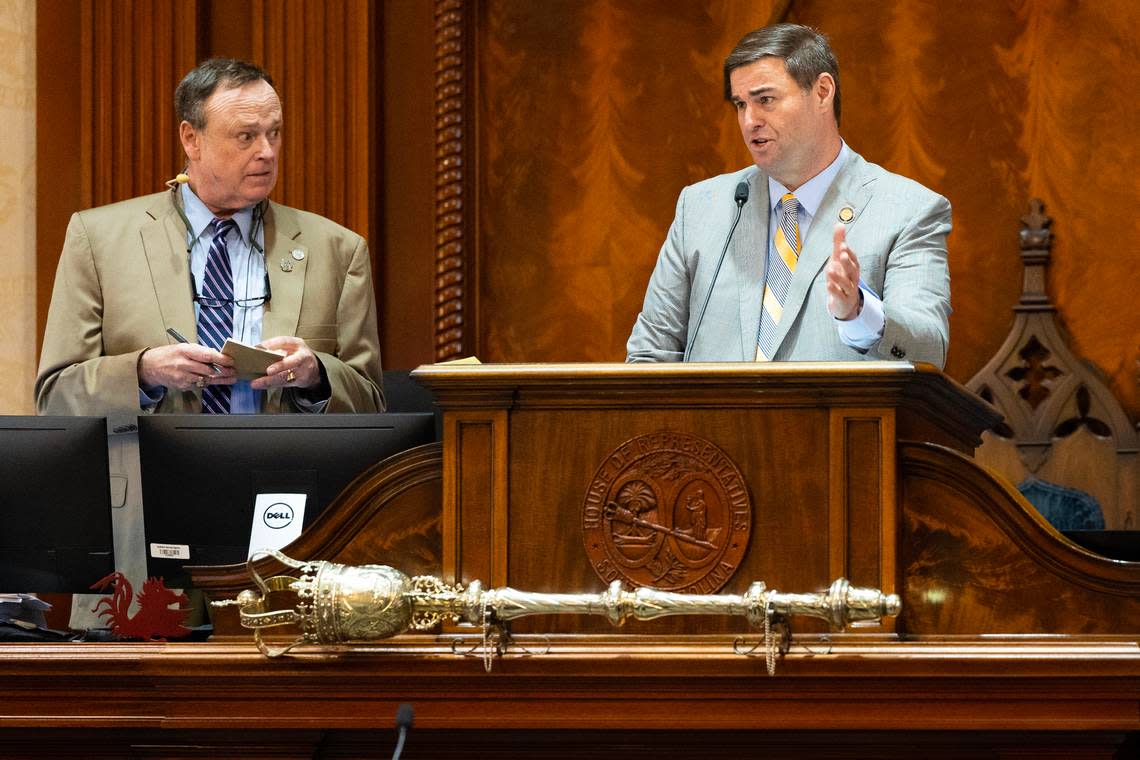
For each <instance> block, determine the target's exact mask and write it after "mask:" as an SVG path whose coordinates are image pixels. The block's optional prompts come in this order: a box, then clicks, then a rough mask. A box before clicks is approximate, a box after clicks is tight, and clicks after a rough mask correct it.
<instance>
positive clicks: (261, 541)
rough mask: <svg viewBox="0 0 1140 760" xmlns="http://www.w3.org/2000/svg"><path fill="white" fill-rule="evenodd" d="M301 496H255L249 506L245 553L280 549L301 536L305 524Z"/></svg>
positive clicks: (303, 502) (303, 501) (303, 505)
mask: <svg viewBox="0 0 1140 760" xmlns="http://www.w3.org/2000/svg"><path fill="white" fill-rule="evenodd" d="M305 499H306V495H305V494H303V493H259V494H258V495H257V501H255V502H254V504H253V529H252V530H251V531H250V534H249V554H253V553H254V552H257V551H261V550H262V549H284V548H285V547H286V546H287V545H289V544H290V543H292V542H293V541H295V540H296V538H297V536H299V535H301V526H302V525H304V524H305Z"/></svg>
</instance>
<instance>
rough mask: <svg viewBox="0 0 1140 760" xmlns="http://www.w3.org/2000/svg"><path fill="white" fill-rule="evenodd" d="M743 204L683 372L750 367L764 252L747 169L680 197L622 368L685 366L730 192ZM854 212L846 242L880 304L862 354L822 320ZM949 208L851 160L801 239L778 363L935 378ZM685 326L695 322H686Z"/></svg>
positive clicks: (759, 207)
mask: <svg viewBox="0 0 1140 760" xmlns="http://www.w3.org/2000/svg"><path fill="white" fill-rule="evenodd" d="M742 180H743V181H745V182H747V183H748V186H749V196H748V197H749V200H748V202H747V203H746V204H745V206H744V209H743V215H742V216H741V219H740V225H739V226H738V227H737V229H736V233H735V234H734V235H733V238H732V243H731V245H730V246H729V249H728V253H727V254H726V255H725V260H724V264H723V266H722V267H721V271H720V275H719V276H718V277H717V280H716V286H715V288H714V289H713V293H712V298H711V299H710V300H709V306H708V311H707V312H706V313H705V317H704V322H703V323H702V324H701V327H700V330H699V332H698V333H697V338H696V342H695V343H694V344H693V351H692V354H691V355H690V357H689V359H690V361H752V360H753V357H754V356H755V353H756V338H757V333H758V330H759V327H760V306H761V302H762V299H763V295H764V277H765V268H766V265H767V258H768V257H767V252H768V227H769V224H768V217H769V201H768V177H767V175H765V174H764V173H763V172H761V171H760V170H759V169H757V168H756V167H754V166H751V167H749V168H747V169H742V170H741V171H738V172H734V173H732V174H722V175H721V176H719V177H713V178H712V179H708V180H705V181H703V182H698V183H697V184H695V185H691V186H689V187H686V188H685V189H684V190H682V191H681V196H680V198H678V200H677V214H676V216H675V217H674V219H673V224H672V226H671V227H670V228H669V235H668V237H667V238H666V240H665V244H664V245H663V246H662V247H661V253H660V254H659V256H658V259H657V266H656V268H655V269H654V270H653V276H652V277H651V278H650V281H649V288H648V290H647V291H646V294H645V303H644V305H643V307H642V310H641V313H640V314H639V315H638V317H637V322H636V324H635V325H634V327H633V332H632V334H631V335H630V336H629V342H628V343H627V345H626V350H627V356H626V361H630V362H637V361H659V362H662V361H681V359H682V357H683V356H684V352H685V345H686V343H687V341H688V339H689V337H690V335H691V331H692V330H693V328H694V326H695V324H696V320H697V315H698V314H699V312H700V308H701V304H702V303H703V301H704V299H705V295H706V293H707V292H708V289H709V287H710V284H711V283H712V277H713V272H714V270H715V269H716V264H717V258H718V257H719V256H720V252H721V249H722V248H723V246H724V239H725V236H726V235H727V234H728V230H729V228H730V227H731V226H732V219H733V216H734V215H735V214H736V204H735V203H734V201H733V194H734V192H735V189H736V185H737V183H739V182H740V181H742ZM845 207H847V208H850V209H851V210H852V212H853V213H854V216H853V218H852V219H851V221H850V222H849V223H847V242H848V244H849V245H850V247H851V250H852V251H854V252H855V255H856V256H857V257H858V258H859V265H860V267H861V274H862V278H863V281H864V282H865V283H866V284H867V285H868V287H870V288H871V290H873V291H874V292H875V293H876V294H878V295H879V296H880V297H881V298H882V300H883V311H884V316H885V318H886V324H885V326H884V329H883V336H882V338H881V339H880V340H879V341H878V343H876V344H875V345H874V346H872V347H871V348H870V349H869V350H868V351H866V352H865V353H864V352H860V351H859V350H857V349H854V348H851V347H850V346H848V345H846V344H845V343H843V341H842V340H840V338H839V333H838V331H837V329H836V326H835V320H834V318H832V316H831V315H830V314H829V313H828V311H827V282H826V276H825V275H824V272H823V269H824V266H825V264H826V263H827V260H828V258H829V257H830V255H831V249H832V228H833V226H834V225H835V223H836V222H837V221H839V211H840V209H843V208H845ZM949 232H950V203H949V202H948V201H947V200H946V199H945V198H943V197H942V196H940V195H938V194H937V193H934V192H932V191H931V190H928V189H927V188H925V187H923V186H922V185H920V184H918V183H917V182H914V181H912V180H909V179H907V178H905V177H900V176H899V175H897V174H892V173H890V172H888V171H887V170H886V169H883V168H882V167H881V166H878V165H876V164H871V163H868V162H867V161H864V160H863V157H862V156H860V155H858V154H857V153H855V152H854V151H852V154H851V156H850V157H849V159H848V160H847V163H846V164H844V166H843V167H842V168H841V169H840V171H839V173H838V174H837V175H836V177H835V181H834V182H832V184H831V187H830V188H829V189H828V191H827V193H826V195H824V198H823V202H822V203H821V204H820V207H819V210H818V212H817V213H816V216H815V219H814V220H813V222H812V225H811V227H810V229H809V230H808V234H807V238H806V239H805V240H804V246H803V250H802V251H801V253H800V258H799V264H798V265H797V267H796V272H795V275H794V276H793V277H792V283H791V287H790V289H789V291H788V296H787V299H786V301H785V303H784V314H783V318H782V319H781V321H780V325H779V328H778V330H779V332H778V334H777V346H778V349H777V351H776V354H775V356H774V357H773V360H774V361H844V360H849V361H857V360H863V359H888V360H890V359H906V360H908V361H923V362H930V363H931V364H934V365H935V366H937V367H939V368H941V367H942V366H943V365H944V364H945V362H946V350H947V347H948V345H949V340H950V327H949V323H948V319H949V316H950V273H949V269H948V266H947V260H946V259H947V254H946V236H947V235H948V234H949ZM690 316H691V319H690Z"/></svg>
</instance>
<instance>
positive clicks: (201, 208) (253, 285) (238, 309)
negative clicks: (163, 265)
mask: <svg viewBox="0 0 1140 760" xmlns="http://www.w3.org/2000/svg"><path fill="white" fill-rule="evenodd" d="M178 191H179V193H180V195H181V198H182V212H183V213H184V214H185V215H186V220H187V221H188V222H189V223H190V229H189V231H188V232H187V237H186V242H187V244H188V245H189V248H190V272H191V273H192V274H193V275H194V282H195V283H196V284H197V286H198V292H199V294H201V289H202V280H203V277H204V276H205V272H206V257H207V256H208V255H209V253H210V243H211V242H212V241H213V236H212V235H211V234H210V232H209V227H210V223H211V222H213V221H214V214H213V212H211V211H210V210H209V209H208V208H206V205H205V204H204V203H202V201H201V200H199V199H198V196H197V195H195V194H194V191H192V190H191V189H190V186H189V185H181V186H179V188H178ZM253 210H254V207H253V206H250V207H249V208H243V209H242V210H241V211H238V212H237V213H235V214H234V215H233V217H232V218H233V220H234V221H235V222H236V223H237V227H236V228H234V230H232V231H231V232H230V233H229V235H228V237H227V238H226V244H227V249H228V250H229V254H230V269H231V270H232V271H233V277H234V298H235V299H241V298H260V297H261V296H264V295H265V294H266V293H265V288H266V284H265V283H266V279H265V256H264V255H263V253H262V251H264V250H265V229H264V226H263V225H262V224H261V222H260V219H257V220H256V221H257V224H256V225H255V224H254V222H255V217H254V213H253ZM255 227H256V229H255ZM263 311H264V309H263V308H262V306H261V304H258V305H257V306H250V307H243V306H238V305H236V304H235V305H234V334H233V337H234V338H236V339H237V340H240V341H241V342H243V343H248V344H250V345H251V346H254V345H257V344H258V343H260V342H261V317H262V312H263ZM194 319H195V320H197V319H198V304H197V302H195V303H194ZM261 394H262V391H258V390H254V389H253V388H251V387H250V385H249V381H248V380H239V381H238V382H236V383H234V385H233V392H232V394H231V396H230V413H231V414H254V413H256V412H259V411H260V410H261ZM164 395H166V389H165V388H158V389H153V390H151V391H149V392H148V391H147V390H145V389H143V388H140V389H139V403H140V405H141V406H142V408H143V410H144V411H148V412H149V411H153V410H154V407H155V406H156V405H157V404H158V403H159V402H160V401H162V398H163V396H164Z"/></svg>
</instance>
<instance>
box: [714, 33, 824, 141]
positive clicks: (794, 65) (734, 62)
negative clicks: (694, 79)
mask: <svg viewBox="0 0 1140 760" xmlns="http://www.w3.org/2000/svg"><path fill="white" fill-rule="evenodd" d="M767 56H772V57H774V58H781V59H783V61H784V65H785V66H786V67H787V69H788V74H789V75H790V76H791V77H792V79H794V80H795V81H796V84H798V85H799V86H800V88H802V89H804V90H810V89H811V88H812V87H813V86H814V85H815V80H816V79H818V78H819V75H820V74H822V73H824V72H827V73H828V74H830V75H831V78H832V79H834V80H835V99H834V101H833V103H834V107H835V123H836V124H838V123H839V62H838V61H836V60H835V53H833V52H831V45H829V44H828V42H827V36H826V35H823V34H821V33H820V32H818V31H816V30H815V29H812V28H811V27H810V26H801V25H800V24H776V25H774V26H766V27H764V28H763V29H757V30H756V31H754V32H749V33H748V34H746V35H744V37H743V38H742V39H741V40H740V42H738V43H736V47H734V48H733V49H732V52H731V53H729V54H728V57H727V58H725V59H724V99H725V100H729V101H731V100H732V83H731V81H730V77H731V76H732V72H733V71H735V70H736V69H739V68H741V67H743V66H748V65H749V64H752V63H756V62H757V61H759V60H760V59H761V58H765V57H767Z"/></svg>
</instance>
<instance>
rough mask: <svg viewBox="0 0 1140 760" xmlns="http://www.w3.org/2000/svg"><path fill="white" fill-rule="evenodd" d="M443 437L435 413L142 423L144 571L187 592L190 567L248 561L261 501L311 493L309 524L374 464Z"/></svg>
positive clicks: (180, 418)
mask: <svg viewBox="0 0 1140 760" xmlns="http://www.w3.org/2000/svg"><path fill="white" fill-rule="evenodd" d="M434 440H436V436H435V416H434V415H432V414H426V413H409V414H282V415H267V414H250V415H244V414H243V415H237V414H235V415H218V416H211V415H153V416H144V417H139V459H140V463H141V466H142V492H143V523H144V531H145V537H146V547H147V552H146V553H147V573H148V574H149V575H151V576H155V577H161V578H163V579H165V581H166V583H167V585H168V586H182V587H185V586H187V585H189V581H190V579H189V575H188V574H187V573H186V572H185V570H184V567H185V566H187V565H225V564H231V563H235V562H244V561H245V559H246V557H247V556H248V554H249V544H250V533H251V530H252V528H253V522H254V520H253V517H254V507H255V504H256V502H257V495H258V494H304V495H305V500H304V502H305V503H304V525H308V524H310V523H311V522H312V520H313V518H315V517H316V516H317V515H318V514H320V512H321V511H322V510H323V509H324V508H325V507H327V506H328V505H329V504H330V503H331V502H332V501H333V500H334V499H335V498H336V497H337V495H338V494H340V492H341V491H342V490H343V489H344V487H345V486H347V485H348V484H349V483H350V482H351V481H352V480H353V478H355V477H356V476H357V475H360V474H361V473H362V472H364V471H365V470H367V469H368V468H369V467H371V466H372V465H374V464H376V463H377V462H379V461H381V460H383V459H386V458H387V457H390V456H392V455H393V454H397V453H399V452H401V451H404V450H406V449H410V448H412V447H414V446H419V445H421V444H425V443H431V442H432V441H434Z"/></svg>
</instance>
